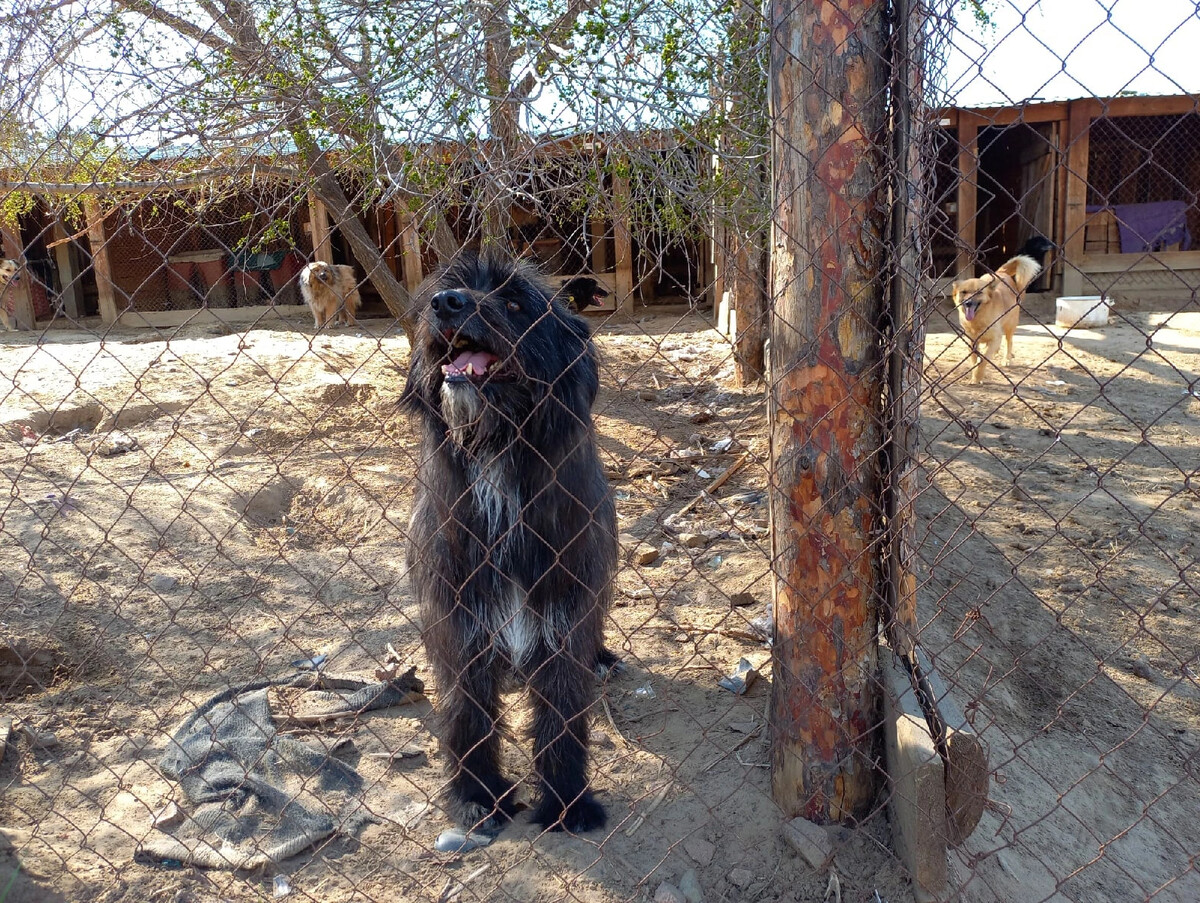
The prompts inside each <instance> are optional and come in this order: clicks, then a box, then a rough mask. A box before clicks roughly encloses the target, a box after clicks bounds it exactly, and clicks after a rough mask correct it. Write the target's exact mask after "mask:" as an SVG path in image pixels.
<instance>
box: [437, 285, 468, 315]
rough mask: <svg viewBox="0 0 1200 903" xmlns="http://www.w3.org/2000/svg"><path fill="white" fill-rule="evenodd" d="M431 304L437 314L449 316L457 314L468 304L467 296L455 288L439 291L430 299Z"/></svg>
mask: <svg viewBox="0 0 1200 903" xmlns="http://www.w3.org/2000/svg"><path fill="white" fill-rule="evenodd" d="M429 306H430V307H432V308H433V312H434V313H435V314H442V315H444V316H449V315H450V314H456V313H458V312H459V311H460V310H462V309H463V308H464V307H466V306H467V296H466V295H464V294H463V293H462V292H459V291H455V290H454V289H447V290H446V291H443V292H438V293H437V294H436V295H434V296H433V297H432V298H431V299H430V300H429Z"/></svg>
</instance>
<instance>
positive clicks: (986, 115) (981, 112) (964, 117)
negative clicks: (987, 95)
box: [958, 101, 1067, 129]
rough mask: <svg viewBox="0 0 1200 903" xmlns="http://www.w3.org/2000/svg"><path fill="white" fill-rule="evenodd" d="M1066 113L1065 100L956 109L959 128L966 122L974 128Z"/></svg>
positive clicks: (1046, 119)
mask: <svg viewBox="0 0 1200 903" xmlns="http://www.w3.org/2000/svg"><path fill="white" fill-rule="evenodd" d="M1066 115H1067V101H1054V102H1052V103H1031V104H1022V105H1018V106H1012V107H983V108H977V109H964V110H959V111H958V125H959V128H962V126H963V125H964V124H966V123H969V124H971V125H972V126H974V127H975V128H976V129H982V128H986V127H987V126H989V125H1012V124H1013V123H1016V122H1028V123H1035V122H1053V121H1054V120H1056V119H1063V118H1065V117H1066Z"/></svg>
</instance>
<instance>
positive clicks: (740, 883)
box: [729, 868, 754, 887]
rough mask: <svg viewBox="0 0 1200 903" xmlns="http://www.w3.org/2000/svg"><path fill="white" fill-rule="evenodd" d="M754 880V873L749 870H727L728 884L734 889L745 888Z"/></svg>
mask: <svg viewBox="0 0 1200 903" xmlns="http://www.w3.org/2000/svg"><path fill="white" fill-rule="evenodd" d="M753 880H754V872H752V871H750V870H749V869H744V868H735V869H730V870H729V883H730V884H732V885H733V886H734V887H747V886H749V884H750V882H752V881H753Z"/></svg>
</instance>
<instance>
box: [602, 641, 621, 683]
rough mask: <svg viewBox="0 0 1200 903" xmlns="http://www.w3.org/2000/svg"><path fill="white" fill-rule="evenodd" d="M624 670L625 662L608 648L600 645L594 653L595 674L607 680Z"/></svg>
mask: <svg viewBox="0 0 1200 903" xmlns="http://www.w3.org/2000/svg"><path fill="white" fill-rule="evenodd" d="M624 671H625V663H624V662H623V661H621V659H620V658H618V657H617V654H616V653H615V652H613V651H612V650H610V649H607V648H605V647H603V646H602V647H601V648H600V651H599V652H598V653H597V654H596V676H597V677H598V678H600V679H601V680H608V679H609V678H610V677H615V676H616V675H618V674H621V673H623V672H624Z"/></svg>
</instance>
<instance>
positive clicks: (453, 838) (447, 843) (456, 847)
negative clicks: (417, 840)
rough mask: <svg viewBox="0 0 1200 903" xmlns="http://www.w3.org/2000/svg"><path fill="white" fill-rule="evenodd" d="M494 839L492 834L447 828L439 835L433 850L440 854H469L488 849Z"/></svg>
mask: <svg viewBox="0 0 1200 903" xmlns="http://www.w3.org/2000/svg"><path fill="white" fill-rule="evenodd" d="M494 839H495V838H493V837H492V836H491V835H490V834H480V833H479V832H477V831H463V830H462V829H461V828H447V829H446V830H445V831H443V832H442V833H441V834H439V835H438V839H437V840H436V841H435V842H434V844H433V848H434V849H435V850H437V851H438V852H439V853H460V854H461V853H469V852H471V851H472V850H477V849H479V848H480V847H486V846H487V845H488V844H490V843H491V842H492V841H493V840H494Z"/></svg>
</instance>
